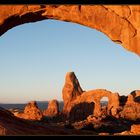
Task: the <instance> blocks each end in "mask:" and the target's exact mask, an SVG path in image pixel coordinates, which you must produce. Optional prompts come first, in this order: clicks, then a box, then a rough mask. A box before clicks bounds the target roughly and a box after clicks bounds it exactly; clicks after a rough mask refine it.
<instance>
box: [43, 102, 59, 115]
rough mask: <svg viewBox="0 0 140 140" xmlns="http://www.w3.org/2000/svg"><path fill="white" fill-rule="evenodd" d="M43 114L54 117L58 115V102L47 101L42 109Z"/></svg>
mask: <svg viewBox="0 0 140 140" xmlns="http://www.w3.org/2000/svg"><path fill="white" fill-rule="evenodd" d="M43 115H44V116H47V117H55V116H58V115H59V103H58V101H57V100H52V101H49V103H48V108H47V109H46V110H44V111H43Z"/></svg>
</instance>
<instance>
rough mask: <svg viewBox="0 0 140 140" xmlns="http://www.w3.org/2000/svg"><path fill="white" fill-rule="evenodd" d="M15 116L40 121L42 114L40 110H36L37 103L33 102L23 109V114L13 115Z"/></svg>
mask: <svg viewBox="0 0 140 140" xmlns="http://www.w3.org/2000/svg"><path fill="white" fill-rule="evenodd" d="M14 115H15V116H17V117H19V118H23V119H27V120H41V119H42V118H43V114H42V112H41V110H40V109H39V108H38V106H37V103H36V102H35V101H32V102H29V103H28V104H27V105H26V106H25V108H24V112H23V113H22V112H20V113H18V112H17V113H14Z"/></svg>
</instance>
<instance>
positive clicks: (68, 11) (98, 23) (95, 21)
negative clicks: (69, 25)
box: [0, 5, 140, 55]
mask: <svg viewBox="0 0 140 140" xmlns="http://www.w3.org/2000/svg"><path fill="white" fill-rule="evenodd" d="M0 9H1V10H0V17H1V18H0V35H2V34H4V33H5V32H6V31H8V30H9V29H11V28H13V27H15V26H17V25H20V24H24V23H29V22H36V21H40V20H44V19H55V20H62V21H67V22H73V23H78V24H81V25H84V26H87V27H90V28H94V29H97V30H99V31H101V32H103V33H105V34H106V35H107V36H108V37H109V38H110V39H111V40H113V41H115V42H117V43H120V44H122V46H123V47H124V48H126V49H127V50H129V51H132V52H135V53H136V54H138V55H140V46H139V40H140V6H139V5H1V6H0Z"/></svg>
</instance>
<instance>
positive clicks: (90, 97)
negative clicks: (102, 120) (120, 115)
mask: <svg viewBox="0 0 140 140" xmlns="http://www.w3.org/2000/svg"><path fill="white" fill-rule="evenodd" d="M103 97H108V107H107V111H108V113H109V114H110V113H111V114H110V115H113V116H114V115H116V113H117V108H118V107H119V94H118V93H112V92H110V91H108V90H105V89H96V90H91V91H87V92H85V93H83V94H82V95H81V96H80V99H78V100H80V101H81V102H88V103H89V102H94V103H95V107H94V110H93V114H94V115H95V116H99V115H100V114H101V104H100V100H101V98H103Z"/></svg>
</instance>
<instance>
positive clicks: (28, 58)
mask: <svg viewBox="0 0 140 140" xmlns="http://www.w3.org/2000/svg"><path fill="white" fill-rule="evenodd" d="M70 71H73V72H75V75H76V76H77V78H78V80H79V82H80V85H81V87H82V89H83V90H86V91H88V90H94V89H107V90H109V91H111V92H118V93H119V94H120V95H128V94H129V93H130V92H132V91H134V90H138V89H140V77H139V72H140V57H138V56H137V55H136V54H134V53H132V52H129V51H127V50H126V49H124V48H123V47H121V45H119V44H116V43H114V42H112V41H111V40H110V39H109V38H108V37H107V36H106V35H105V34H104V33H102V32H99V31H97V30H94V29H91V28H89V27H85V26H82V25H79V24H75V23H69V22H63V21H57V20H44V21H39V22H35V23H28V24H23V25H20V26H17V27H14V28H12V29H10V30H9V31H7V32H6V33H5V34H3V35H2V36H1V38H0V103H26V102H29V101H31V100H35V101H48V100H52V99H57V100H62V88H63V86H64V82H65V76H66V73H67V72H70Z"/></svg>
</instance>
